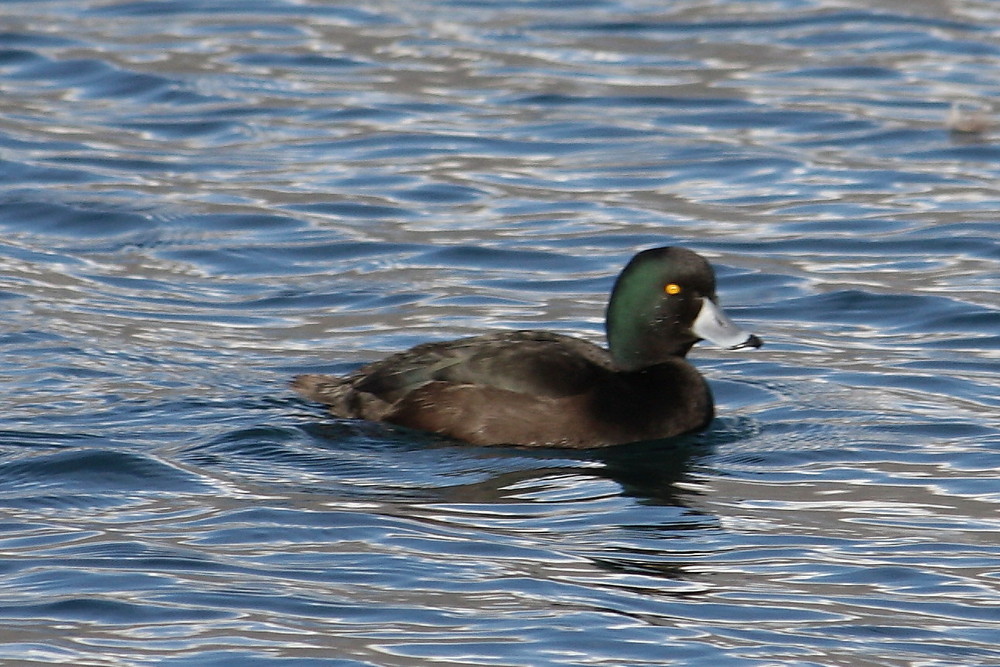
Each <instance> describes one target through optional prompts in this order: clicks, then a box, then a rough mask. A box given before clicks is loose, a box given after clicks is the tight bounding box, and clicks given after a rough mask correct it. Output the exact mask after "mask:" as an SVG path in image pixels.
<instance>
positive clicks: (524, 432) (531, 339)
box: [292, 247, 762, 448]
mask: <svg viewBox="0 0 1000 667" xmlns="http://www.w3.org/2000/svg"><path fill="white" fill-rule="evenodd" d="M605 326H606V332H607V340H608V349H604V348H602V347H600V346H598V345H594V344H593V343H590V342H588V341H585V340H582V339H579V338H574V337H572V336H565V335H562V334H556V333H550V332H547V331H506V332H498V333H489V334H485V335H481V336H473V337H470V338H461V339H458V340H452V341H444V342H433V343H425V344H423V345H417V346H416V347H414V348H411V349H409V350H406V351H404V352H399V353H397V354H393V355H391V356H389V357H386V358H385V359H383V360H381V361H376V362H374V363H370V364H368V365H366V366H363V367H362V368H360V369H359V370H357V371H355V372H354V373H352V374H350V375H347V376H344V377H335V376H330V375H300V376H298V377H296V378H295V379H294V380H293V382H292V386H293V388H294V389H295V390H296V391H298V392H299V393H300V394H301V395H302V396H304V397H306V398H308V399H311V400H314V401H318V402H320V403H325V404H327V405H328V406H329V410H330V412H331V413H332V414H333V415H335V416H337V417H344V418H351V419H366V420H370V421H381V422H388V423H391V424H397V425H399V426H404V427H408V428H413V429H419V430H423V431H432V432H434V433H440V434H442V435H445V436H448V437H450V438H454V439H457V440H464V441H466V442H469V443H473V444H477V445H497V444H509V445H526V446H544V447H575V448H590V447H602V446H607V445H617V444H624V443H629V442H636V441H640V440H652V439H656V438H666V437H670V436H674V435H679V434H681V433H687V432H690V431H695V430H698V429H702V428H704V427H705V426H707V425H708V423H709V422H710V421H711V420H712V418H713V416H714V407H713V402H712V394H711V392H710V391H709V388H708V384H707V383H706V382H705V379H704V378H703V377H702V376H701V374H699V373H698V371H697V370H695V368H694V367H693V366H692V365H691V364H689V363H688V362H687V361H686V360H685V358H684V357H685V355H687V353H688V350H690V349H691V347H692V346H693V345H694V344H695V343H697V342H698V341H699V340H702V339H707V340H710V341H712V342H714V343H715V344H717V345H719V346H721V347H724V348H728V349H732V350H736V349H741V348H750V347H760V346H761V345H762V342H761V340H760V338H758V337H757V336H754V335H752V334H749V333H747V332H745V331H743V330H742V329H740V328H739V327H737V326H736V325H735V324H734V323H733V322H732V321H731V320H730V319H729V318H728V317H727V316H726V315H725V313H724V312H723V311H722V309H721V308H720V307H719V303H718V298H717V297H716V294H715V273H714V272H713V271H712V267H711V265H709V263H708V262H707V261H706V260H705V259H704V258H703V257H701V256H700V255H698V254H696V253H694V252H692V251H690V250H686V249H684V248H678V247H662V248H652V249H649V250H644V251H642V252H640V253H639V254H637V255H635V256H634V257H633V258H632V259H631V261H629V263H628V264H627V265H626V266H625V268H624V269H623V270H622V272H621V274H620V275H619V276H618V279H617V280H616V281H615V284H614V288H613V289H612V291H611V298H610V300H609V302H608V307H607V311H606V317H605Z"/></svg>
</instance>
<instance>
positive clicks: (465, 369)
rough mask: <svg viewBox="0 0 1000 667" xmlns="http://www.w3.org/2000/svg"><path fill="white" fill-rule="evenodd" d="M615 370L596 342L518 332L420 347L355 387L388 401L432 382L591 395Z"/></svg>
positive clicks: (376, 368) (367, 370)
mask: <svg viewBox="0 0 1000 667" xmlns="http://www.w3.org/2000/svg"><path fill="white" fill-rule="evenodd" d="M610 369H611V358H610V355H609V354H608V352H607V351H606V350H604V349H603V348H600V347H598V346H597V345H594V344H593V343H589V342H587V341H585V340H581V339H579V338H573V337H571V336H564V335H561V334H554V333H550V332H546V331H513V332H502V333H496V334H485V335H482V336H474V337H471V338H461V339H458V340H452V341H445V342H439V343H426V344H424V345H418V346H417V347H414V348H412V349H410V350H407V351H405V352H400V353H398V354H394V355H392V356H390V357H387V358H386V359H383V360H381V361H378V362H375V363H373V364H370V365H368V366H366V367H364V368H362V369H361V370H360V371H359V372H358V373H357V374H356V375H355V376H354V377H355V381H354V382H353V383H352V384H353V387H354V389H355V390H356V391H361V392H366V393H369V394H373V395H376V396H379V397H380V398H381V399H382V400H384V401H388V402H395V401H396V400H399V399H400V398H402V397H403V396H405V395H406V394H407V393H408V392H410V391H412V390H414V389H416V388H417V387H420V386H422V385H424V384H427V383H428V382H445V383H449V384H459V385H473V386H479V387H490V388H495V389H503V390H506V391H511V392H516V393H519V394H525V395H527V396H538V397H562V396H570V395H575V394H579V393H583V392H586V391H588V390H589V389H590V388H591V387H592V386H593V384H594V383H595V382H596V381H597V380H598V378H599V377H602V376H603V375H605V374H606V373H608V372H609V371H610Z"/></svg>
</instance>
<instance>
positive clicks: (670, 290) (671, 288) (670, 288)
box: [663, 283, 681, 294]
mask: <svg viewBox="0 0 1000 667" xmlns="http://www.w3.org/2000/svg"><path fill="white" fill-rule="evenodd" d="M663 291H664V292H666V293H667V294H680V293H681V286H680V285H678V284H677V283H670V284H669V285H667V286H666V287H664V288H663Z"/></svg>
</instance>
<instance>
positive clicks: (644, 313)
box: [606, 247, 763, 370]
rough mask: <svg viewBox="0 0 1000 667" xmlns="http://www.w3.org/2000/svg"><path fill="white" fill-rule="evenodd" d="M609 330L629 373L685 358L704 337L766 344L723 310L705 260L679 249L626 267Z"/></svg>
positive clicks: (647, 255) (641, 257)
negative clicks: (671, 358)
mask: <svg viewBox="0 0 1000 667" xmlns="http://www.w3.org/2000/svg"><path fill="white" fill-rule="evenodd" d="M606 327H607V335H608V348H609V349H610V350H611V356H612V358H613V359H614V361H615V364H616V365H617V366H618V367H619V368H621V369H623V370H637V369H640V368H644V367H646V366H651V365H653V364H657V363H660V362H662V361H665V360H666V359H668V358H670V357H683V356H685V355H686V354H687V353H688V350H690V349H691V346H692V345H694V344H695V343H697V342H698V341H700V340H702V339H705V340H710V341H712V342H713V343H715V344H716V345H719V346H720V347H724V348H727V349H731V350H736V349H740V348H745V347H760V346H761V345H762V344H763V342H762V341H761V340H760V338H758V337H757V336H754V335H753V334H750V333H747V332H746V331H743V330H742V329H740V328H739V327H738V326H736V325H735V324H734V323H733V322H732V320H730V319H729V318H728V317H726V314H725V313H724V312H722V308H720V307H719V302H718V297H717V296H716V294H715V272H714V271H712V267H711V265H710V264H709V263H708V262H707V261H706V260H705V258H704V257H702V256H701V255H698V254H697V253H694V252H691V251H690V250H685V249H684V248H675V247H664V248H651V249H649V250H644V251H642V252H640V253H639V254H638V255H636V256H635V257H633V258H632V260H631V261H630V262H629V263H628V264H627V265H626V266H625V268H624V270H622V272H621V274H620V275H619V276H618V279H617V280H616V281H615V286H614V289H612V291H611V299H610V301H609V302H608V310H607V321H606Z"/></svg>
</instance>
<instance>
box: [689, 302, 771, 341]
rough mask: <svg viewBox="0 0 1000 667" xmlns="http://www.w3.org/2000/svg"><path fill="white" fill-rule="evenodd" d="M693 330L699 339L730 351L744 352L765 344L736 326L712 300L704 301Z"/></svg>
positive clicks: (692, 327)
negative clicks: (743, 350)
mask: <svg viewBox="0 0 1000 667" xmlns="http://www.w3.org/2000/svg"><path fill="white" fill-rule="evenodd" d="M691 329H692V330H693V331H694V333H695V335H696V336H698V338H704V339H705V340H709V341H712V342H713V343H715V344H716V345H718V346H719V347H724V348H726V349H728V350H742V349H744V348H748V347H760V346H761V345H763V344H764V341H762V340H761V339H760V338H758V337H757V336H755V335H753V334H752V333H747V332H746V331H744V330H743V329H740V328H739V327H738V326H736V324H735V323H734V322H733V321H732V320H731V319H729V317H727V316H726V314H725V313H724V312H722V309H721V308H719V306H718V305H716V304H715V302H714V301H712V300H711V299H703V300H702V306H701V310H700V311H698V317H696V318H695V320H694V324H693V325H692V326H691Z"/></svg>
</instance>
